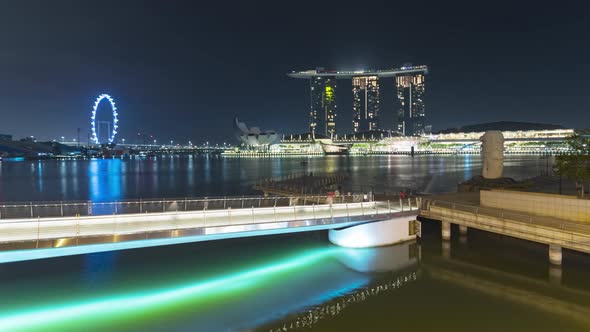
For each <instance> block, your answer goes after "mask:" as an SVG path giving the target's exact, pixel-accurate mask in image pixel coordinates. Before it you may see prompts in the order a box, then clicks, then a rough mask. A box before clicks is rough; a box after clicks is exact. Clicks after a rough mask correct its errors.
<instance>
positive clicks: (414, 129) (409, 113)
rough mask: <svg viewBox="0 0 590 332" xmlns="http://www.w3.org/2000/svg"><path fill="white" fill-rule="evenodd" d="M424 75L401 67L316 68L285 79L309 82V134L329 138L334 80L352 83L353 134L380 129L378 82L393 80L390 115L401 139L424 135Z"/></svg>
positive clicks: (332, 126)
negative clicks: (391, 112) (392, 108)
mask: <svg viewBox="0 0 590 332" xmlns="http://www.w3.org/2000/svg"><path fill="white" fill-rule="evenodd" d="M427 73H428V67H426V66H412V65H404V66H403V67H401V68H394V69H385V70H356V71H337V70H324V69H323V68H317V69H315V70H305V71H293V72H291V73H288V74H287V75H288V76H290V77H293V78H300V79H308V80H309V82H310V88H311V112H310V115H311V121H310V131H311V132H312V133H315V134H321V135H325V136H328V137H331V136H333V135H334V134H335V133H336V116H337V111H336V80H338V79H352V92H353V106H352V107H353V121H352V126H353V131H354V132H361V131H368V130H378V129H380V128H379V127H381V126H382V125H383V124H379V111H380V107H379V106H380V105H379V104H380V101H379V80H382V79H387V78H393V79H394V80H395V86H396V104H395V105H396V106H395V109H394V111H393V112H394V114H393V115H394V116H395V117H397V119H398V124H397V130H398V131H399V132H400V133H403V134H404V135H420V134H422V133H424V132H425V131H426V130H427V128H428V126H426V125H425V109H424V108H425V107H424V89H425V84H424V82H425V79H424V78H425V75H426V74H427ZM381 129H383V128H381ZM386 129H390V128H386Z"/></svg>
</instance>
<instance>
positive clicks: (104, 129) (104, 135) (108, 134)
mask: <svg viewBox="0 0 590 332" xmlns="http://www.w3.org/2000/svg"><path fill="white" fill-rule="evenodd" d="M104 99H106V100H107V101H108V102H109V103H110V105H111V112H112V116H111V118H110V121H108V120H107V121H99V120H98V119H97V117H96V114H97V112H98V105H99V104H100V102H101V101H102V100H104ZM118 115H119V113H117V107H116V106H115V100H114V99H113V97H111V96H110V95H108V94H106V93H103V94H101V95H100V96H98V98H96V100H95V101H94V106H93V108H92V116H91V117H90V118H91V120H92V122H91V124H92V141H93V142H94V143H95V144H105V143H108V144H112V143H114V142H115V137H116V135H117V129H118V128H119V125H118V122H119V118H118ZM111 126H112V127H111Z"/></svg>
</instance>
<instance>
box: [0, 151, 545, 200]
mask: <svg viewBox="0 0 590 332" xmlns="http://www.w3.org/2000/svg"><path fill="white" fill-rule="evenodd" d="M303 160H305V161H306V163H305V164H304V165H302V164H301V161H303ZM544 163H545V162H544V161H543V162H541V161H540V160H539V157H537V156H507V157H506V166H505V175H506V176H509V177H514V178H516V179H521V178H523V177H530V176H533V175H538V174H540V173H541V172H542V171H543V170H544V169H545V168H546V165H545V164H544ZM0 165H2V166H4V167H3V169H2V172H1V173H0V181H2V187H0V197H3V200H5V201H35V200H44V201H48V200H49V201H60V200H92V201H104V200H107V199H109V198H110V199H138V198H162V197H187V196H229V195H238V196H239V195H253V194H257V192H255V191H253V190H252V188H251V186H252V185H253V184H254V183H255V182H257V181H259V180H261V179H263V178H268V177H281V176H285V175H290V174H294V173H299V174H300V173H303V172H305V173H309V172H314V173H315V174H319V173H326V172H328V173H329V172H342V173H347V174H348V175H349V178H350V179H349V181H350V186H351V188H356V189H355V190H359V188H361V186H362V187H363V188H369V187H372V188H373V189H374V190H375V191H377V192H383V191H399V190H401V189H404V188H411V189H412V190H414V191H425V192H431V193H435V192H441V191H451V190H455V189H456V184H457V182H459V181H462V180H464V179H467V178H470V177H472V176H473V175H477V174H479V173H480V170H479V169H480V167H481V159H480V157H479V156H417V157H415V158H411V157H408V156H370V157H369V156H367V157H353V156H342V157H339V156H327V157H317V158H307V157H301V158H284V159H280V158H260V159H250V158H246V159H230V158H222V157H218V156H209V155H205V156H190V157H189V156H186V157H178V156H164V157H157V158H145V159H135V158H133V159H127V160H119V159H102V160H80V161H55V160H45V161H35V162H30V163H29V162H22V163H0ZM40 170H42V172H40ZM344 189H347V188H344Z"/></svg>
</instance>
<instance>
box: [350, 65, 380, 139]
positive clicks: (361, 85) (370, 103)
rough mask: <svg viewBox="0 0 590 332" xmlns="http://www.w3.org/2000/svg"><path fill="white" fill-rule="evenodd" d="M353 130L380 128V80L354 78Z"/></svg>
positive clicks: (373, 77) (370, 77)
mask: <svg viewBox="0 0 590 332" xmlns="http://www.w3.org/2000/svg"><path fill="white" fill-rule="evenodd" d="M352 93H353V102H352V103H353V104H352V114H353V115H352V116H353V118H352V130H353V132H355V133H356V132H359V131H370V130H377V129H378V128H379V78H378V77H377V76H357V77H353V78H352Z"/></svg>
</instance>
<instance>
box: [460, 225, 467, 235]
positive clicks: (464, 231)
mask: <svg viewBox="0 0 590 332" xmlns="http://www.w3.org/2000/svg"><path fill="white" fill-rule="evenodd" d="M459 234H461V235H467V226H463V225H459Z"/></svg>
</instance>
